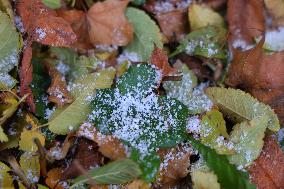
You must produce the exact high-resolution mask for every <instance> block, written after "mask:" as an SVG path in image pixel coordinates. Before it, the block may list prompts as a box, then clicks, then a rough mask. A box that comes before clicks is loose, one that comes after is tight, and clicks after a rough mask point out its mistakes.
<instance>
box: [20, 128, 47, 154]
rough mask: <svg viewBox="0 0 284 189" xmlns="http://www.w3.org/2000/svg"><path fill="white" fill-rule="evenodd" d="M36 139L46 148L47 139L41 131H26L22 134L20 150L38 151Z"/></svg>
mask: <svg viewBox="0 0 284 189" xmlns="http://www.w3.org/2000/svg"><path fill="white" fill-rule="evenodd" d="M35 138H38V139H39V141H40V143H41V144H42V145H43V146H44V144H45V137H44V136H43V135H42V134H41V133H40V132H39V131H35V130H34V131H33V130H24V131H23V132H22V133H21V139H20V141H19V149H20V150H23V151H26V152H35V151H37V146H36V144H35V143H34V139H35Z"/></svg>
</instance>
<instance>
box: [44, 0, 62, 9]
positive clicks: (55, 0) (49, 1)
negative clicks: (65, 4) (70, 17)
mask: <svg viewBox="0 0 284 189" xmlns="http://www.w3.org/2000/svg"><path fill="white" fill-rule="evenodd" d="M42 2H43V4H45V5H46V6H47V7H48V8H51V9H59V8H60V7H61V2H60V0H42Z"/></svg>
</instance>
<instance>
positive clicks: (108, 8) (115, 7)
mask: <svg viewBox="0 0 284 189" xmlns="http://www.w3.org/2000/svg"><path fill="white" fill-rule="evenodd" d="M128 3H129V0H121V1H118V0H106V1H104V2H97V3H95V4H94V5H93V6H92V7H91V8H90V9H89V11H88V13H87V20H88V23H89V37H90V40H91V42H92V43H93V44H103V45H118V46H125V45H127V44H128V43H129V42H131V41H132V39H133V28H132V25H131V24H130V23H129V22H128V20H127V19H126V17H125V15H124V11H125V9H126V7H127V5H128Z"/></svg>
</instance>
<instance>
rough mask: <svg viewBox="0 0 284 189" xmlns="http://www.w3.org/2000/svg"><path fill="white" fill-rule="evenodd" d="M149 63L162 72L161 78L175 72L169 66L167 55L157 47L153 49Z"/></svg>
mask: <svg viewBox="0 0 284 189" xmlns="http://www.w3.org/2000/svg"><path fill="white" fill-rule="evenodd" d="M150 63H151V64H152V65H154V66H155V67H156V68H157V69H159V70H160V71H161V72H162V74H163V77H164V76H168V75H170V74H173V73H174V72H177V70H176V69H175V68H173V67H171V66H170V65H169V62H168V55H167V53H166V52H165V51H164V50H163V49H161V48H158V47H157V46H155V47H154V50H153V52H152V55H151V58H150Z"/></svg>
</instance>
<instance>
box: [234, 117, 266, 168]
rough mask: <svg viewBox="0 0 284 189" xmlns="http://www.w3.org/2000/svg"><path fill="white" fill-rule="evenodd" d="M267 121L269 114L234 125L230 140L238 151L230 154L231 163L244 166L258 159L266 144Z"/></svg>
mask: <svg viewBox="0 0 284 189" xmlns="http://www.w3.org/2000/svg"><path fill="white" fill-rule="evenodd" d="M267 123H268V116H262V117H259V118H255V119H253V120H251V121H244V122H242V123H240V124H237V125H235V126H234V128H233V131H232V133H231V136H230V141H231V142H233V144H234V149H235V151H236V152H237V153H236V154H234V155H231V156H229V159H230V162H231V163H233V164H235V165H237V166H239V167H241V168H244V167H247V166H249V165H251V164H252V162H253V161H254V160H255V159H257V157H258V156H259V154H260V152H261V150H262V147H263V144H264V141H263V138H264V135H265V130H266V127H267Z"/></svg>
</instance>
